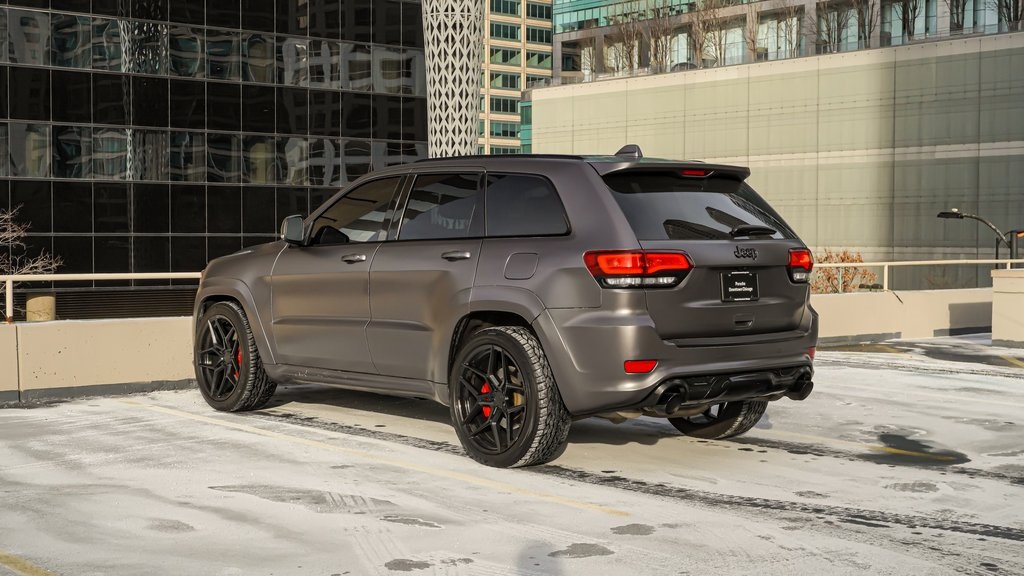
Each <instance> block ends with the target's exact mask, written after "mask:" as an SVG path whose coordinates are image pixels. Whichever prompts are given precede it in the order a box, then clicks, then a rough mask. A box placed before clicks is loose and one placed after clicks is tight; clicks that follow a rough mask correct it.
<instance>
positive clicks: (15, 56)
mask: <svg viewBox="0 0 1024 576" xmlns="http://www.w3.org/2000/svg"><path fill="white" fill-rule="evenodd" d="M7 24H8V30H7V40H8V42H9V44H10V48H9V50H10V54H9V56H10V59H11V62H16V63H18V64H40V65H44V66H45V65H47V64H49V63H50V62H49V58H48V53H49V49H50V15H49V14H46V13H43V12H30V11H28V10H15V9H13V8H12V9H11V10H9V11H8V15H7Z"/></svg>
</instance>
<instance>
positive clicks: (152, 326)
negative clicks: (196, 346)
mask: <svg viewBox="0 0 1024 576" xmlns="http://www.w3.org/2000/svg"><path fill="white" fill-rule="evenodd" d="M191 332H192V319H191V318H188V317H184V318H132V319H118V320H88V321H59V322H38V323H24V324H15V325H10V326H0V401H16V400H19V399H20V400H31V399H38V398H53V397H67V396H82V395H90V394H107V393H111V392H129V391H145V390H155V389H164V388H176V387H183V386H188V385H191V382H192V380H193V378H194V373H193V369H192V337H191Z"/></svg>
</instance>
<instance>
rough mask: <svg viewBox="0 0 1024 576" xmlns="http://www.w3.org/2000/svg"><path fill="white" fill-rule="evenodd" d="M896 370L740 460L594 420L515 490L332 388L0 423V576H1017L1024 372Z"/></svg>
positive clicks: (788, 423) (50, 409) (854, 374)
mask: <svg viewBox="0 0 1024 576" xmlns="http://www.w3.org/2000/svg"><path fill="white" fill-rule="evenodd" d="M953 343H954V344H956V341H953ZM968 344H970V342H967V343H966V344H964V345H963V346H960V348H961V349H963V350H966V349H968V348H969V346H968ZM954 347H955V346H954ZM894 350H896V351H898V353H896V354H893V353H854V352H820V353H819V356H818V362H817V367H816V369H817V374H816V376H815V390H814V393H813V394H812V395H811V397H810V398H808V399H807V400H806V401H804V402H793V401H790V400H781V401H778V402H775V403H773V404H772V405H771V406H770V407H769V409H768V413H767V415H766V417H765V418H764V419H763V420H762V421H761V423H760V424H759V425H758V427H757V428H755V429H754V430H753V431H751V432H750V433H749V434H747V435H746V436H743V437H741V438H739V439H736V440H734V441H722V442H719V441H701V440H694V439H689V438H685V437H682V436H680V435H678V433H676V432H675V429H674V428H672V427H671V426H670V425H668V423H667V422H663V421H659V420H653V419H639V420H633V421H630V422H627V423H625V424H621V425H615V424H612V423H610V422H606V421H603V420H597V419H589V420H584V421H580V422H576V423H574V425H573V431H572V434H571V436H570V445H569V448H568V449H567V450H566V453H565V454H564V455H563V456H562V457H561V458H560V459H558V460H557V461H555V462H554V463H553V464H552V465H548V466H543V467H538V468H534V469H529V470H494V469H489V468H485V467H482V466H480V465H477V464H475V463H474V462H473V461H471V460H470V459H468V458H466V457H464V456H462V455H461V452H460V449H459V448H458V445H457V440H456V438H455V434H454V432H453V431H452V430H451V428H450V427H449V426H448V425H447V422H446V420H447V411H446V409H445V408H443V407H441V406H437V405H434V404H431V403H429V402H426V401H418V400H407V399H397V398H388V397H383V396H375V395H371V394H362V393H355V392H348V391H343V390H337V389H330V388H317V387H295V388H288V389H284V390H282V391H280V392H279V393H278V396H276V397H275V399H274V400H273V401H272V407H271V408H269V409H267V410H265V411H262V412H260V413H255V414H249V415H236V414H221V413H216V412H213V411H212V410H210V409H209V408H207V406H206V405H205V403H203V401H202V399H201V398H200V397H199V394H198V392H196V391H179V392H160V393H153V394H148V395H138V396H127V397H117V398H91V399H82V400H76V401H72V402H66V403H61V404H54V405H44V406H39V407H33V408H32V409H25V408H8V409H3V410H0V574H3V575H6V574H7V572H5V570H7V571H8V572H10V573H15V574H17V573H24V574H32V575H39V574H68V575H71V574H76V575H77V574H140V573H145V574H247V575H248V574H279V575H280V574H318V575H324V576H329V575H332V574H353V575H357V574H394V573H412V574H473V575H480V574H537V575H540V574H545V575H546V574H587V575H588V576H591V575H599V574H616V575H619V574H638V575H639V574H643V575H647V574H698V573H700V574H704V573H709V572H714V573H717V574H755V573H756V574H808V575H810V574H815V575H817V574H915V575H916V574H947V573H948V574H953V573H975V574H1024V553H1022V552H1021V551H1022V550H1024V416H1022V414H1024V368H1018V367H1015V366H1014V365H1013V364H1012V362H1011V363H1009V365H987V364H982V363H980V362H974V363H965V362H952V361H944V360H936V359H934V358H931V357H929V356H928V355H926V354H925V353H924V352H921V353H918V352H917V350H919V349H918V348H915V347H914V346H912V345H906V346H904V345H900V346H898V347H895V348H894ZM965 354H966V353H965ZM1006 354H1009V355H1011V356H1010V357H1015V356H1012V354H1014V353H1013V352H1012V351H1010V352H1005V354H1003V355H1006Z"/></svg>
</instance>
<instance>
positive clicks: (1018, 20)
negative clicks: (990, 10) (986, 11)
mask: <svg viewBox="0 0 1024 576" xmlns="http://www.w3.org/2000/svg"><path fill="white" fill-rule="evenodd" d="M990 5H991V6H993V7H994V8H995V10H996V14H998V16H999V31H1000V32H1017V31H1020V30H1024V0H990Z"/></svg>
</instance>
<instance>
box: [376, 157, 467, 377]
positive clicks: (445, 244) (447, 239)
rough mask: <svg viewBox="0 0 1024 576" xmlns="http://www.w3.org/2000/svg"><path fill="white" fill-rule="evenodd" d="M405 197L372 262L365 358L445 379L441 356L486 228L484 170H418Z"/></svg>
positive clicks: (389, 368) (385, 370) (398, 371)
mask: <svg viewBox="0 0 1024 576" xmlns="http://www.w3.org/2000/svg"><path fill="white" fill-rule="evenodd" d="M408 188H409V192H408V194H407V196H406V199H405V201H404V206H405V210H404V213H403V214H402V217H401V220H400V222H399V228H398V235H397V238H398V239H397V240H396V241H394V242H387V243H385V244H382V245H381V246H380V248H379V249H378V250H377V252H376V254H375V255H374V258H373V264H372V266H371V267H370V323H369V325H368V326H367V328H366V339H367V343H368V345H369V349H370V357H371V358H372V359H373V363H374V365H375V366H376V367H377V369H378V370H380V373H381V374H383V375H387V376H398V377H403V378H415V379H420V380H431V381H436V382H444V381H447V374H444V373H441V372H439V371H440V370H441V369H440V368H438V367H439V366H444V365H445V362H443V361H442V362H437V361H436V360H437V357H438V355H439V354H440V353H441V352H443V351H446V350H447V349H448V345H449V344H450V341H451V334H452V332H453V330H454V325H455V323H456V322H457V321H458V319H459V318H461V317H462V316H463V315H465V314H466V313H468V312H469V302H470V295H471V293H472V290H473V281H474V279H475V277H476V268H477V262H478V261H479V258H480V246H481V242H482V240H481V238H482V237H483V232H484V215H483V191H482V190H483V171H482V170H479V171H478V170H466V169H463V168H460V169H458V170H453V171H447V172H440V173H438V172H435V173H422V174H419V175H418V176H416V177H415V180H413V182H412V184H411V186H409V187H408Z"/></svg>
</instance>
